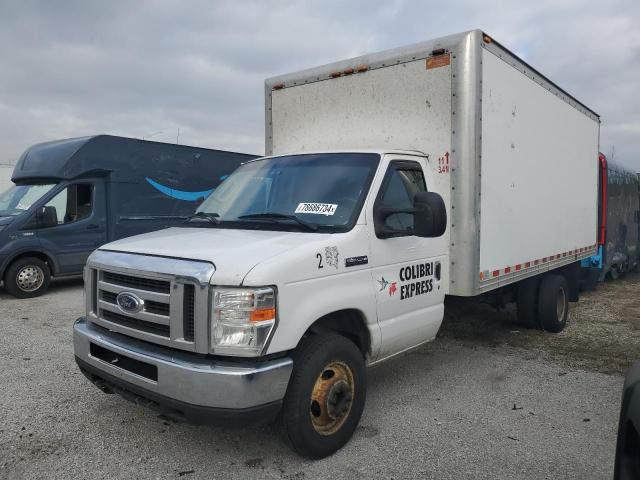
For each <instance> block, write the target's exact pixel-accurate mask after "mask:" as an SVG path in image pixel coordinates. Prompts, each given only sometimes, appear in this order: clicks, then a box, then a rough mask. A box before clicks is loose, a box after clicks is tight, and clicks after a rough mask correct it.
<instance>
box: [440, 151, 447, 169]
mask: <svg viewBox="0 0 640 480" xmlns="http://www.w3.org/2000/svg"><path fill="white" fill-rule="evenodd" d="M438 173H449V152H447V153H445V154H444V156H443V157H438Z"/></svg>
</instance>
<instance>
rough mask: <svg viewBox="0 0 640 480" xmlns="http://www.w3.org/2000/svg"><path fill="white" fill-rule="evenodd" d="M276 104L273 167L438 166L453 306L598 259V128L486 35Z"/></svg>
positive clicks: (404, 56) (274, 88)
mask: <svg viewBox="0 0 640 480" xmlns="http://www.w3.org/2000/svg"><path fill="white" fill-rule="evenodd" d="M265 94H266V96H265V98H266V112H265V113H266V153H267V155H280V154H285V153H294V152H297V153H299V152H311V151H326V150H336V149H345V150H346V149H359V148H381V149H401V150H417V151H420V152H423V153H424V154H426V155H428V157H429V162H428V163H429V165H430V166H431V169H432V171H433V173H434V175H433V178H435V179H436V180H434V181H433V182H432V184H431V185H428V188H429V189H430V190H433V191H435V192H437V193H439V194H440V195H442V197H443V198H444V200H445V203H446V205H447V213H448V219H449V224H448V228H447V232H446V233H445V235H446V236H447V239H448V242H449V244H450V252H451V256H450V258H451V261H450V266H449V278H450V285H449V291H448V292H447V293H449V294H453V295H463V296H472V295H477V294H480V293H482V292H485V291H489V290H492V289H495V288H498V287H500V286H504V285H508V284H510V283H513V282H516V281H518V280H521V279H523V278H526V277H529V276H533V275H536V274H538V273H540V272H542V271H546V270H551V269H554V268H558V267H561V266H563V265H567V264H569V263H573V262H576V261H577V260H580V259H582V258H586V257H589V256H591V255H592V254H593V253H594V252H595V249H596V235H597V214H598V199H597V190H598V187H597V185H598V179H597V175H598V144H599V125H600V121H599V116H598V115H597V114H596V113H595V112H593V111H592V110H591V109H589V108H588V107H586V106H585V105H584V104H582V103H581V102H579V101H578V100H576V99H575V98H574V97H572V96H571V95H569V94H568V93H566V92H565V91H564V90H562V89H561V88H559V87H558V86H556V85H555V84H554V83H552V82H551V81H549V80H548V79H547V78H546V77H544V76H543V75H542V74H540V73H539V72H538V71H536V70H535V69H533V68H532V67H531V66H529V65H528V64H527V63H525V62H524V61H522V60H521V59H519V58H518V57H517V56H515V55H514V54H513V53H511V52H509V51H508V50H507V49H505V48H504V47H503V46H501V45H500V44H498V43H497V42H495V41H494V40H493V39H492V38H491V37H489V36H487V35H486V34H484V33H483V32H481V31H479V30H474V31H470V32H466V33H462V34H457V35H452V36H447V37H443V38H440V39H436V40H432V41H428V42H424V43H419V44H416V45H412V46H408V47H402V48H398V49H394V50H388V51H385V52H381V53H375V54H370V55H364V56H362V57H357V58H353V59H349V60H344V61H340V62H336V63H333V64H330V65H325V66H322V67H318V68H313V69H309V70H304V71H302V72H297V73H292V74H287V75H283V76H279V77H275V78H271V79H269V80H267V81H266V83H265Z"/></svg>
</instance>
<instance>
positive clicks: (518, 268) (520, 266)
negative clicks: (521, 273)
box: [516, 264, 522, 272]
mask: <svg viewBox="0 0 640 480" xmlns="http://www.w3.org/2000/svg"><path fill="white" fill-rule="evenodd" d="M520 268H522V265H520V264H518V265H516V272H517V271H518V270H520Z"/></svg>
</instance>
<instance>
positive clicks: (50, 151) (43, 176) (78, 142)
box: [11, 135, 256, 183]
mask: <svg viewBox="0 0 640 480" xmlns="http://www.w3.org/2000/svg"><path fill="white" fill-rule="evenodd" d="M143 149H144V151H147V152H149V151H151V150H153V151H155V152H158V151H161V152H163V153H167V152H181V153H180V156H184V155H185V154H187V155H191V154H196V153H201V154H202V155H203V157H206V156H209V155H211V154H212V153H216V152H218V153H224V154H225V155H226V154H228V155H230V156H236V155H237V156H240V157H246V159H247V160H249V159H252V158H255V157H256V156H255V155H245V154H241V153H236V152H223V151H220V150H212V149H208V148H199V147H190V146H187V145H176V144H171V143H162V142H151V141H148V140H139V139H136V138H127V137H117V136H113V135H95V136H91V137H80V138H70V139H64V140H55V141H52V142H45V143H39V144H36V145H33V146H31V147H29V148H28V149H27V150H26V151H25V152H24V153H23V154H22V155H21V156H20V159H19V160H18V162H17V163H16V166H15V169H14V170H13V175H12V177H11V180H12V181H13V182H14V183H28V182H43V181H51V180H54V181H60V180H71V179H74V178H79V177H83V176H87V175H95V176H106V175H109V174H110V173H111V172H114V171H115V172H119V171H120V170H122V169H123V167H127V166H129V167H131V168H129V169H128V173H129V174H130V173H131V172H132V171H133V170H134V169H135V168H133V167H134V166H133V165H132V160H133V158H134V156H135V154H136V153H137V152H138V151H141V150H143ZM120 173H121V174H122V175H123V176H126V175H127V174H128V173H127V172H124V171H123V172H120Z"/></svg>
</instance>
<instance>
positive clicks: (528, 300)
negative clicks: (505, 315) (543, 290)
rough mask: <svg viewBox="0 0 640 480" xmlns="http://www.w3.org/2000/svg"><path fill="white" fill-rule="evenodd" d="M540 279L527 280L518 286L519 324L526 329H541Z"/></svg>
mask: <svg viewBox="0 0 640 480" xmlns="http://www.w3.org/2000/svg"><path fill="white" fill-rule="evenodd" d="M539 288H540V277H532V278H527V279H526V280H522V281H521V282H520V283H519V284H518V294H517V298H516V305H517V315H518V323H519V324H520V325H522V326H523V327H525V328H540V320H539V318H538V290H539Z"/></svg>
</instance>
